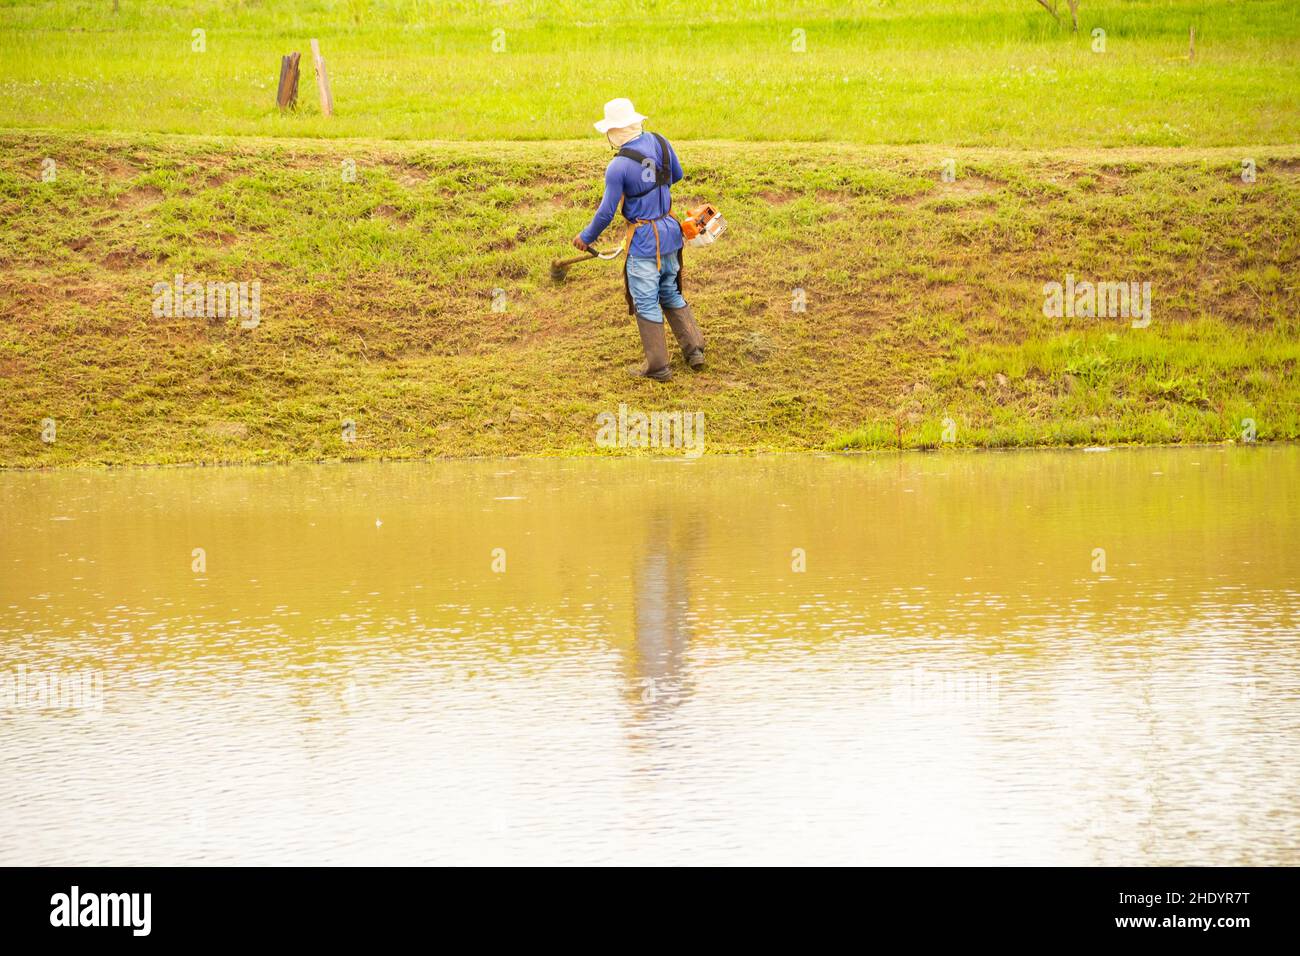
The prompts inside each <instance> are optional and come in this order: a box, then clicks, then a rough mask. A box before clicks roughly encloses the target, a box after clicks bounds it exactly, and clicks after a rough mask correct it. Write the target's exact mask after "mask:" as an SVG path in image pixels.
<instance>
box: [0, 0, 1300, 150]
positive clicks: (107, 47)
mask: <svg viewBox="0 0 1300 956" xmlns="http://www.w3.org/2000/svg"><path fill="white" fill-rule="evenodd" d="M1193 25H1194V26H1195V27H1196V29H1197V36H1198V43H1197V57H1196V60H1195V62H1194V63H1189V62H1188V61H1187V58H1186V55H1187V47H1188V43H1187V39H1188V29H1189V27H1191V26H1193ZM1096 28H1100V29H1103V30H1105V31H1106V51H1105V53H1101V54H1099V53H1094V52H1093V50H1092V42H1093V41H1092V37H1091V32H1092V30H1093V29H1096ZM195 29H202V30H204V31H206V50H205V52H201V53H199V52H193V51H192V50H191V43H192V40H191V31H193V30H195ZM495 30H503V31H504V34H503V37H504V43H505V49H504V51H503V52H500V53H493V52H492V45H493V39H494V34H493V31H495ZM795 30H802V31H804V34H805V37H806V44H807V51H806V52H804V53H795V52H793V51H792V49H791V47H792V35H793V31H795ZM313 36H314V37H318V38H319V39H320V40H321V42H322V45H323V49H324V53H325V57H326V61H327V63H328V66H329V70H330V73H331V77H332V80H333V88H334V97H335V102H336V107H337V115H336V116H335V117H334V118H332V119H326V118H324V117H322V116H321V115H320V113H319V109H318V106H317V103H318V100H317V96H316V91H315V88H314V81H313V75H312V72H311V70H310V67H309V66H306V64H305V67H306V68H305V69H304V72H303V77H302V86H301V96H300V100H301V103H302V108H301V109H300V110H299V112H298V113H297V114H296V115H291V116H281V115H279V113H278V112H277V111H276V110H275V109H274V93H275V85H276V80H277V75H278V70H279V59H280V56H281V54H284V53H288V52H290V51H292V50H298V51H301V52H303V53H304V55H306V54H307V52H308V46H307V41H308V39H309V38H310V37H313ZM1298 91H1300V5H1298V4H1296V3H1294V2H1292V0H1251V2H1228V0H1216V2H1194V0H1161V2H1156V0H1099V2H1097V3H1091V2H1085V3H1084V4H1083V8H1082V14H1081V24H1080V32H1079V33H1078V34H1072V33H1071V32H1070V30H1069V28H1068V26H1064V27H1063V26H1059V25H1058V24H1056V23H1055V22H1054V21H1053V20H1052V19H1051V17H1049V16H1048V15H1047V14H1046V13H1045V12H1044V11H1043V10H1042V9H1041V8H1040V7H1039V6H1038V5H1037V4H1036V3H1034V2H1033V0H967V2H964V3H952V2H947V0H942V2H941V0H914V2H904V0H897V2H893V0H847V2H839V3H834V4H812V3H798V2H771V3H768V2H758V0H658V2H655V0H641V2H636V0H603V2H599V3H590V2H582V3H579V2H575V0H514V2H510V3H503V4H500V5H494V4H492V3H478V2H474V3H471V2H452V3H447V2H414V0H337V2H331V0H301V2H293V3H287V2H282V0H265V2H260V3H259V2H255V0H221V2H212V0H208V2H202V0H200V2H195V3H191V4H187V5H185V6H182V7H176V6H174V5H168V4H160V3H152V2H149V3H145V2H138V0H121V9H120V11H119V12H118V13H117V14H114V13H113V12H112V2H111V0H94V2H89V0H74V2H59V3H54V2H14V0H6V2H5V3H4V5H3V6H0V126H7V127H25V128H32V127H50V128H61V129H72V130H119V131H157V132H169V133H195V134H242V135H259V136H291V137H298V136H313V137H315V136H326V137H370V138H384V139H396V138H402V139H418V140H430V139H449V140H466V139H470V140H502V139H523V140H541V139H573V138H579V137H585V136H590V135H591V126H590V123H591V120H592V119H593V118H595V117H596V115H598V112H599V109H600V105H601V104H602V103H603V102H604V101H605V100H606V99H609V98H611V97H613V96H620V95H628V96H631V97H632V98H633V99H634V100H635V102H636V103H637V104H638V105H639V106H640V107H641V108H642V109H643V110H644V111H646V112H648V113H649V114H650V115H651V117H652V118H653V121H654V124H655V125H656V127H657V128H659V129H661V130H662V131H664V132H666V133H668V134H669V135H670V136H672V137H674V138H676V139H709V140H714V139H724V140H763V141H790V140H796V141H847V142H857V143H886V144H909V143H946V144H950V145H967V146H972V145H990V146H1021V147H1026V148H1048V147H1058V146H1060V147H1081V146H1133V145H1164V146H1179V145H1185V146H1212V145H1239V144H1251V145H1259V144H1294V143H1297V142H1300V133H1298V131H1300V92H1298Z"/></svg>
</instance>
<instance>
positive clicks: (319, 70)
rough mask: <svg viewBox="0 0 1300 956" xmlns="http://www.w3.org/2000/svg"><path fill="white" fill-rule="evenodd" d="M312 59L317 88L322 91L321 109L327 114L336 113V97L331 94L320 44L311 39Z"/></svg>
mask: <svg viewBox="0 0 1300 956" xmlns="http://www.w3.org/2000/svg"><path fill="white" fill-rule="evenodd" d="M311 59H312V62H313V63H315V64H316V89H317V90H319V91H320V111H321V112H322V113H324V114H325V115H326V116H333V115H334V97H333V96H331V95H330V78H329V74H328V73H326V72H325V61H324V60H323V59H322V58H321V55H320V44H319V43H318V42H316V41H315V40H312V41H311Z"/></svg>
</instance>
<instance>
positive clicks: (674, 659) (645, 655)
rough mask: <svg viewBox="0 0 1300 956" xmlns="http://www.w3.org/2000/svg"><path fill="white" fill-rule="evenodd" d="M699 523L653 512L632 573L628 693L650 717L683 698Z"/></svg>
mask: <svg viewBox="0 0 1300 956" xmlns="http://www.w3.org/2000/svg"><path fill="white" fill-rule="evenodd" d="M699 524H700V521H699V519H698V517H696V516H692V515H688V516H686V517H683V516H682V514H681V513H680V511H673V510H669V509H666V508H665V509H661V510H657V511H656V512H655V513H654V514H653V516H652V517H651V519H650V522H649V529H648V530H649V535H648V538H647V542H646V546H645V550H644V551H643V552H642V554H641V556H640V559H639V561H638V565H637V569H636V572H635V576H634V580H633V587H634V589H635V592H634V595H633V609H634V621H633V624H634V627H635V628H636V631H635V634H634V635H633V646H634V651H633V658H632V662H631V663H632V674H633V683H634V687H633V693H635V694H637V695H639V697H640V700H641V701H642V703H644V704H646V705H648V707H649V709H650V711H651V712H654V711H657V710H660V709H661V708H662V707H663V706H665V705H667V706H672V705H673V704H675V703H676V702H679V701H680V700H681V699H682V698H683V697H684V696H685V692H684V691H685V688H684V687H683V682H684V677H685V671H684V668H685V663H686V660H685V659H686V650H687V645H688V644H689V642H690V638H691V631H690V621H689V614H690V591H689V582H690V563H691V561H692V558H693V555H694V549H695V548H696V547H697V546H698V542H699V534H700V533H701V532H702V529H701V528H700V527H698V525H699Z"/></svg>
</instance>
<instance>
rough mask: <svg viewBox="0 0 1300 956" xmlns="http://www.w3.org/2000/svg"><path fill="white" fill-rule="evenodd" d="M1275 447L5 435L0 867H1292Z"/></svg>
mask: <svg viewBox="0 0 1300 956" xmlns="http://www.w3.org/2000/svg"><path fill="white" fill-rule="evenodd" d="M1298 545H1300V448H1295V447H1256V448H1241V447H1238V448H1217V447H1216V448H1182V449H1140V450H1114V451H1099V452H1084V451H1060V452H1024V453H977V454H962V453H944V454H929V455H926V454H907V455H898V456H895V455H878V456H864V457H831V456H827V457H788V458H786V457H780V458H764V459H726V458H717V459H713V458H707V457H706V458H701V459H698V460H694V461H691V460H681V459H677V460H645V459H642V460H629V459H594V460H593V459H587V460H564V461H555V460H542V461H491V462H435V463H419V464H416V463H401V464H397V463H394V464H373V465H355V464H353V465H304V466H291V467H264V468H215V469H213V468H206V469H204V468H196V469H180V470H126V471H115V472H86V471H69V472H50V473H4V474H0V754H3V762H4V773H3V774H2V775H0V863H3V864H38V863H39V864H117V863H155V864H166V863H201V862H213V863H334V862H346V863H371V862H375V863H398V862H402V863H439V862H443V863H446V862H481V863H493V862H555V863H576V862H642V863H668V862H695V863H713V862H744V861H766V862H826V863H839V862H859V863H906V864H928V863H952V864H965V863H1046V864H1067V863H1082V864H1093V863H1097V864H1229V863H1251V864H1291V865H1295V864H1300V850H1298V849H1297V848H1298V847H1300V547H1298Z"/></svg>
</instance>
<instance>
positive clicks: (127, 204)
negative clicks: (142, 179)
mask: <svg viewBox="0 0 1300 956" xmlns="http://www.w3.org/2000/svg"><path fill="white" fill-rule="evenodd" d="M162 196H163V191H162V190H161V189H159V188H158V187H157V186H133V187H132V188H131V189H128V190H127V191H126V192H124V193H122V194H121V195H120V196H118V197H117V199H116V200H114V202H113V205H114V206H116V207H117V208H118V209H135V208H138V207H140V206H151V205H153V204H154V203H156V202H158V201H159V200H160V199H162Z"/></svg>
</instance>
